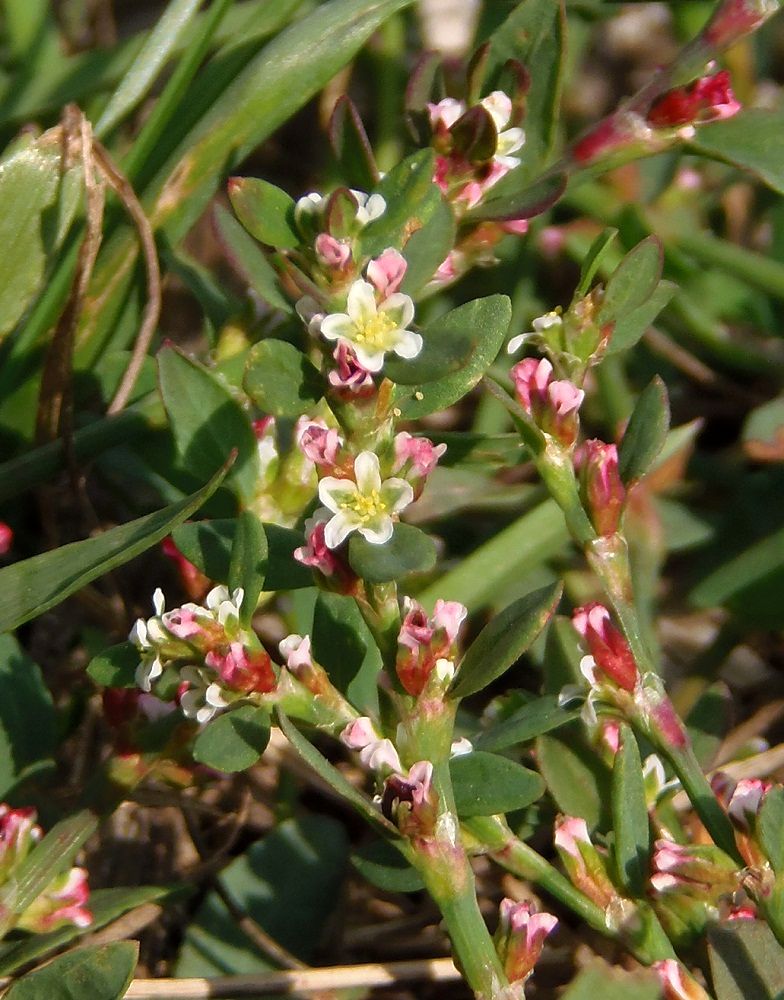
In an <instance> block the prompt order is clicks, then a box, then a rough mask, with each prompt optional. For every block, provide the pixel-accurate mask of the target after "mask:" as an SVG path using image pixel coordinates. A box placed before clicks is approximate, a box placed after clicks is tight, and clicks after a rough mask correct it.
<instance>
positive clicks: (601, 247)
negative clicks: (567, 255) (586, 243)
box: [574, 226, 618, 298]
mask: <svg viewBox="0 0 784 1000" xmlns="http://www.w3.org/2000/svg"><path fill="white" fill-rule="evenodd" d="M617 235H618V230H617V229H614V228H613V227H612V226H608V227H607V228H606V229H604V230H602V232H601V233H599V235H598V236H597V237H596V239H595V240H594V241H593V243H592V244H591V246H590V248H589V250H588V253H587V254H586V255H585V258H584V260H583V262H582V264H581V266H580V284H579V285H578V286H577V291H576V292H575V293H574V294H575V298H578V297H580V296H582V295H585V294H586V293H587V292H588V291H589V290H590V287H591V285H592V284H593V279H594V278H595V277H596V274H597V272H598V270H599V268H600V267H601V266H602V260H603V259H604V257H605V255H606V253H607V251H608V250H609V249H610V247H611V246H612V245H613V243H614V241H615V237H616V236H617Z"/></svg>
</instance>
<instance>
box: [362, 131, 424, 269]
mask: <svg viewBox="0 0 784 1000" xmlns="http://www.w3.org/2000/svg"><path fill="white" fill-rule="evenodd" d="M434 168H435V153H434V152H433V150H432V149H422V150H420V151H419V152H418V153H414V154H413V156H409V157H408V159H405V160H403V161H402V163H398V165H397V166H396V167H393V168H392V170H390V171H389V173H388V174H386V175H385V176H384V178H383V179H382V180H381V182H380V183H379V185H378V187H377V188H376V192H377V193H378V194H380V195H382V197H383V198H384V200H385V201H386V209H385V210H384V213H383V215H381V216H380V217H379V218H378V219H375V220H374V221H373V222H371V223H369V224H368V225H367V226H365V228H364V229H363V230H362V232H361V233H360V236H359V240H358V248H359V249H358V252H359V254H360V255H361V256H362V257H376V256H378V255H379V254H380V253H382V252H383V251H384V250H386V249H387V247H395V248H396V249H397V250H403V249H404V247H405V244H406V242H407V241H408V239H409V238H410V237H411V235H412V234H413V233H415V232H416V231H417V230H418V229H421V228H422V227H423V226H424V225H425V223H426V222H427V221H428V220H429V219H430V218H431V217H432V215H433V214H434V213H435V212H436V211H437V210H438V208H439V206H440V204H441V191H440V190H439V188H438V186H437V185H436V184H435V183H434V182H433V170H434Z"/></svg>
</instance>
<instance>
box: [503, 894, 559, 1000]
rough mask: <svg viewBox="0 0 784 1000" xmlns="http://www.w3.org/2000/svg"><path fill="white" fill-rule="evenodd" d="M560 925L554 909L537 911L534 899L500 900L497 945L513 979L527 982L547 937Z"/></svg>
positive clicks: (508, 975)
mask: <svg viewBox="0 0 784 1000" xmlns="http://www.w3.org/2000/svg"><path fill="white" fill-rule="evenodd" d="M557 925H558V918H557V917H554V916H553V915H552V914H551V913H538V912H537V911H536V908H535V907H534V906H533V904H531V903H516V902H515V901H514V900H512V899H503V900H501V906H500V907H499V922H498V929H497V930H496V932H495V938H494V940H495V947H496V951H497V952H498V957H499V958H500V959H501V963H502V965H503V967H504V973H505V974H506V978H507V979H508V980H509V982H510V983H517V982H525V980H526V979H528V978H529V976H530V975H531V973H532V972H533V969H534V966H535V965H536V963H537V961H538V960H539V956H540V955H541V953H542V948H543V947H544V942H545V938H546V937H547V936H548V934H551V933H552V932H553V930H554V929H555V928H556V926H557Z"/></svg>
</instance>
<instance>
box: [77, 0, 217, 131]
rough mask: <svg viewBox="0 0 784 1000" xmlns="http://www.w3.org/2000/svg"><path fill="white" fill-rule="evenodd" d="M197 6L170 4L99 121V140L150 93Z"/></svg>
mask: <svg viewBox="0 0 784 1000" xmlns="http://www.w3.org/2000/svg"><path fill="white" fill-rule="evenodd" d="M200 6H201V0H171V3H170V4H169V6H168V7H167V8H166V10H165V11H164V12H163V13H162V14H161V15H160V17H159V19H158V21H157V23H156V25H155V27H154V28H153V30H152V31H151V32H150V34H149V36H148V38H147V40H146V41H145V43H144V46H143V47H142V49H141V51H140V52H139V54H138V55H137V56H136V58H135V59H134V61H133V65H132V66H131V69H130V70H129V71H128V73H127V74H126V75H125V77H124V78H123V80H122V82H121V83H120V85H119V87H118V88H117V89H116V90H115V92H114V93H113V94H112V96H111V99H110V100H109V103H108V104H107V105H106V107H105V108H104V110H103V114H102V115H101V117H100V118H99V119H98V122H97V123H96V125H95V134H96V135H97V136H98V138H99V139H101V138H103V137H104V136H106V135H107V134H108V133H109V132H111V131H112V129H114V128H115V127H116V126H117V125H118V124H119V123H120V122H121V121H122V120H123V118H126V117H127V116H128V115H129V114H130V113H131V112H132V111H133V109H134V108H136V107H138V105H139V104H140V102H141V101H142V100H143V99H144V97H145V96H146V94H148V93H149V91H150V89H151V87H152V85H153V84H154V83H155V80H156V78H157V77H158V75H159V74H160V72H161V70H162V69H163V67H164V66H165V65H166V63H167V62H168V60H169V59H170V58H171V56H172V53H173V51H174V49H175V47H176V46H177V43H178V42H179V41H180V40H181V39H182V37H183V35H184V34H185V31H186V29H187V28H188V25H189V24H190V23H191V21H192V20H193V18H194V15H195V14H196V12H197V10H198V9H199V7H200Z"/></svg>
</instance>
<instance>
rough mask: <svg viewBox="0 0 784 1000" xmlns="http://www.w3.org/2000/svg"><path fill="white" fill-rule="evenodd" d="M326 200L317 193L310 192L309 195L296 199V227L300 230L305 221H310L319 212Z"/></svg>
mask: <svg viewBox="0 0 784 1000" xmlns="http://www.w3.org/2000/svg"><path fill="white" fill-rule="evenodd" d="M326 200H327V199H326V198H324V197H323V196H322V195H320V194H319V193H318V191H311V192H310V194H306V195H303V196H302V197H301V198H298V199H297V203H296V205H295V206H294V221H295V222H296V223H297V225H298V226H299V227H300V228H301V227H302V223H303V222H304V221H305V220H306V219H312V218H313V217H314V216H315V215H316V214H317V213H318V212H320V211H321V209H322V208H323V206H324V203H325V202H326Z"/></svg>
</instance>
